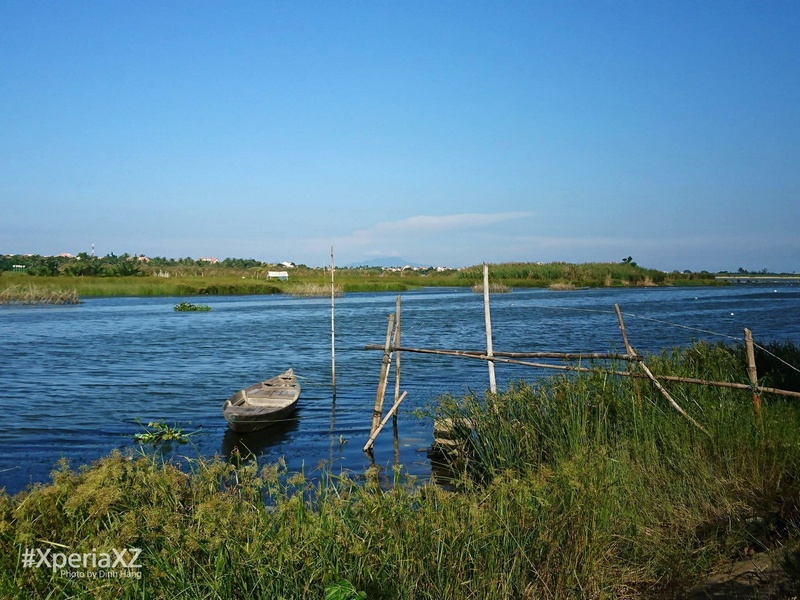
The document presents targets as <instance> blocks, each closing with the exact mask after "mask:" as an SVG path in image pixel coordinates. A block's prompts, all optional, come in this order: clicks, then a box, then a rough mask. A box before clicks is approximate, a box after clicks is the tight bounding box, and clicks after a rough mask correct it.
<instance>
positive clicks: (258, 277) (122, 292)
mask: <svg viewBox="0 0 800 600" xmlns="http://www.w3.org/2000/svg"><path fill="white" fill-rule="evenodd" d="M489 272H490V285H492V286H495V287H496V288H498V289H511V288H515V287H516V288H551V289H554V290H570V289H578V288H586V287H653V286H686V285H725V283H724V282H720V281H716V280H715V279H714V275H713V274H710V273H663V272H661V271H656V270H654V269H643V268H641V267H638V266H635V265H630V264H614V263H590V264H581V265H576V264H569V263H550V264H533V263H507V264H497V265H490V271H489ZM108 273H109V274H108V275H105V276H99V275H70V274H64V273H61V272H59V271H56V272H55V273H54V274H52V275H29V274H27V273H12V272H4V273H3V274H2V277H0V292H3V291H4V290H8V289H11V288H14V287H19V286H27V287H33V288H35V289H37V290H39V291H40V293H41V295H42V296H43V297H46V296H47V295H51V294H54V293H63V292H64V290H68V291H74V292H75V293H76V294H77V295H78V296H80V297H86V298H90V297H127V296H203V295H212V296H222V295H251V294H279V293H287V294H294V293H295V292H297V291H298V290H305V292H304V293H302V294H299V295H308V290H316V292H315V295H326V294H327V295H330V272H329V271H326V270H325V269H309V268H295V269H292V270H291V271H290V274H289V275H288V279H287V280H285V281H283V280H279V279H267V277H266V275H267V273H268V272H267V271H265V270H264V269H261V268H257V267H252V268H249V269H242V268H237V269H234V268H223V267H213V266H206V267H204V268H199V267H197V268H192V269H187V268H172V269H168V268H159V269H155V268H152V269H148V268H146V267H138V271H137V274H136V275H116V274H113V273H115V272H114V271H108ZM335 277H336V289H337V294H341V293H347V292H402V291H407V290H411V289H418V288H422V287H464V288H473V287H475V288H476V289H477V286H480V285H482V283H483V271H482V267H477V266H476V267H470V268H467V269H460V270H448V271H437V270H435V269H427V270H426V269H423V270H383V269H365V268H361V269H340V270H337V271H336V274H335Z"/></svg>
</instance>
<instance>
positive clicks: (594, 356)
mask: <svg viewBox="0 0 800 600" xmlns="http://www.w3.org/2000/svg"><path fill="white" fill-rule="evenodd" d="M364 349H365V350H381V351H383V350H384V346H377V345H374V344H369V345H367V346H364ZM389 351H390V352H395V351H397V352H415V353H418V354H434V355H440V356H455V357H457V358H472V359H476V360H484V361H488V360H492V361H494V362H500V363H505V364H511V365H521V366H524V367H534V368H540V369H555V370H559V371H577V372H582V373H605V374H608V375H619V376H621V377H636V378H640V379H648V376H647V375H645V374H644V373H635V372H634V373H631V372H630V371H615V370H611V369H597V368H589V367H580V366H574V365H553V364H548V363H536V362H528V361H522V360H516V359H515V358H508V357H509V356H516V357H530V358H561V359H564V360H615V359H617V360H624V361H629V362H641V361H642V360H643V359H642V357H641V356H639V355H634V356H631V355H628V354H614V353H601V352H597V353H566V352H495V353H494V354H493V355H492V356H491V357H489V356H486V353H485V352H483V351H472V350H441V349H435V348H408V347H390V348H389ZM657 377H658V378H659V379H661V380H663V381H671V382H674V383H688V384H694V385H707V386H712V387H722V388H731V389H737V390H751V391H753V392H758V393H761V394H775V395H778V396H788V397H791V398H800V392H792V391H789V390H780V389H776V388H770V387H764V386H760V385H755V386H754V385H748V384H745V383H731V382H727V381H708V380H705V379H697V378H692V377H678V376H675V375H658V376H657Z"/></svg>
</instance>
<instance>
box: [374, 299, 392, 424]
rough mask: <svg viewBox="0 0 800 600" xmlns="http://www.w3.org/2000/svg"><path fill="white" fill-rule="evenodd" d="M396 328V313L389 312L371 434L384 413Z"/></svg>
mask: <svg viewBox="0 0 800 600" xmlns="http://www.w3.org/2000/svg"><path fill="white" fill-rule="evenodd" d="M393 329H394V313H390V314H389V326H388V327H387V328H386V343H385V344H384V346H383V362H382V363H381V376H380V381H379V382H378V391H377V393H376V394H375V407H374V409H373V410H372V427H371V428H370V435H371V434H373V433H375V429H376V428H377V427H378V423H379V422H380V419H381V414H382V413H383V398H384V397H385V396H386V385H387V383H388V380H389V364H390V363H391V361H392V354H391V347H392V330H393Z"/></svg>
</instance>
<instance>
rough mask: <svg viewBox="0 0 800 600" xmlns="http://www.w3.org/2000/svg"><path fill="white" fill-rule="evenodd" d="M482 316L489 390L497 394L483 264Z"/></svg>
mask: <svg viewBox="0 0 800 600" xmlns="http://www.w3.org/2000/svg"><path fill="white" fill-rule="evenodd" d="M483 316H484V320H485V321H486V356H487V357H488V358H489V360H488V363H489V389H490V390H491V391H492V393H493V394H496V393H497V383H496V382H495V379H494V361H493V360H492V356H493V353H492V316H491V314H490V312H489V265H487V264H486V263H483Z"/></svg>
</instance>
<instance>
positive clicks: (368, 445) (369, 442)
mask: <svg viewBox="0 0 800 600" xmlns="http://www.w3.org/2000/svg"><path fill="white" fill-rule="evenodd" d="M407 395H408V392H403V394H402V395H401V396H400V397H399V398H398V399H397V400H395V401H394V404H393V405H392V408H390V409H389V412H388V413H386V416H385V417H384V418H383V420H382V421H381V422H380V425H378V426H377V427H376V428H375V431H373V432H372V433H371V434H370V436H369V439H368V440H367V443H366V444H364V452H369V451H370V450H371V449H372V446H373V445H374V443H375V438H377V437H378V434H379V433H380V432H381V429H383V426H384V425H386V423H387V422H388V421H389V418H390V417H391V416H392V415H394V414H396V413H397V408H398V407H399V406H400V403H401V402H402V401H403V400H405V398H406V396H407Z"/></svg>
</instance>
